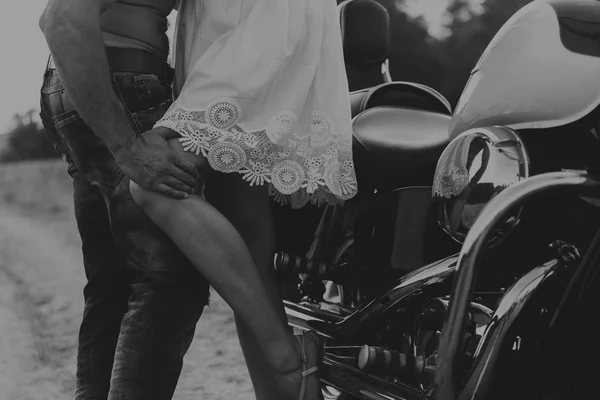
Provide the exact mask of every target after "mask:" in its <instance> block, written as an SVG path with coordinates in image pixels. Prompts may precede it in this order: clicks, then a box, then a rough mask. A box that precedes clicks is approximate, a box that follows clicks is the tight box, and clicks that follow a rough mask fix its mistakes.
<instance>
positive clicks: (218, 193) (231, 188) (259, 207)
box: [206, 174, 287, 400]
mask: <svg viewBox="0 0 600 400" xmlns="http://www.w3.org/2000/svg"><path fill="white" fill-rule="evenodd" d="M206 194H207V198H208V200H209V201H210V202H211V204H213V205H214V206H215V207H216V208H217V209H218V210H219V211H220V212H221V213H222V214H223V215H224V216H225V217H226V218H227V219H228V220H229V221H230V222H231V223H232V224H233V226H235V228H236V229H237V230H238V232H239V233H240V235H241V236H242V238H243V239H244V242H245V243H246V246H248V249H249V250H250V253H251V254H252V259H253V260H254V264H255V265H256V267H257V269H258V272H259V274H260V275H261V277H262V279H263V281H264V282H265V285H266V287H267V288H268V289H269V293H268V294H269V296H270V297H271V298H272V301H273V302H274V303H277V304H279V305H280V306H279V307H278V309H279V312H280V318H281V323H282V324H287V317H286V315H285V311H284V308H283V302H282V301H281V295H280V293H279V286H278V283H277V279H276V276H275V269H274V268H273V254H274V247H275V226H274V221H273V216H272V215H271V200H270V198H269V189H268V186H266V185H265V186H250V185H248V182H245V181H244V180H243V179H242V178H241V176H240V175H239V174H220V175H219V176H218V177H217V178H216V179H213V180H211V181H210V182H209V184H208V187H207V191H206ZM235 323H236V327H237V331H238V337H239V339H240V344H241V347H242V350H243V352H244V358H245V359H246V365H247V366H248V371H249V372H250V377H251V379H252V384H253V386H254V390H255V392H256V398H257V400H263V399H266V398H267V393H269V388H270V387H271V386H272V380H273V378H272V374H271V373H269V371H268V370H267V369H266V368H265V359H264V355H263V354H262V352H261V350H260V346H259V343H258V341H257V339H256V338H255V337H254V336H253V335H252V330H251V329H250V328H249V327H248V325H247V324H246V323H245V322H244V320H243V318H240V317H239V316H238V315H236V317H235Z"/></svg>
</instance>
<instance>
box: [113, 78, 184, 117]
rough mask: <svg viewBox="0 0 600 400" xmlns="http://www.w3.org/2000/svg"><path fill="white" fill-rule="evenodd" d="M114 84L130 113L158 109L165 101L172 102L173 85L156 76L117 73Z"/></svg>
mask: <svg viewBox="0 0 600 400" xmlns="http://www.w3.org/2000/svg"><path fill="white" fill-rule="evenodd" d="M113 84H114V86H115V91H116V92H117V94H118V95H119V97H120V98H121V101H122V102H123V105H124V106H125V108H127V110H129V112H130V113H137V112H140V111H144V110H147V109H149V108H153V107H157V106H159V105H160V104H162V103H163V102H165V101H170V100H172V90H171V85H169V84H167V83H165V82H162V81H161V80H160V79H159V78H158V76H156V75H152V74H140V73H134V72H115V73H114V74H113Z"/></svg>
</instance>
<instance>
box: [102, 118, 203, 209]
mask: <svg viewBox="0 0 600 400" xmlns="http://www.w3.org/2000/svg"><path fill="white" fill-rule="evenodd" d="M177 136H178V134H177V132H175V131H173V130H171V129H168V128H162V127H159V128H155V129H152V130H151V131H148V132H145V133H144V134H142V135H136V136H134V137H132V138H130V139H129V140H128V141H127V142H126V144H125V146H123V147H122V148H121V149H120V150H118V151H115V152H113V154H114V155H115V158H116V160H117V163H118V164H119V167H120V168H121V170H122V171H123V173H124V174H125V175H126V176H127V177H129V179H131V180H132V181H134V182H135V183H137V184H138V185H140V186H141V187H143V188H145V189H148V190H153V191H155V192H159V193H162V194H164V195H167V196H169V197H173V198H176V199H185V198H187V197H188V194H193V193H199V192H200V189H199V184H198V178H199V176H200V174H199V173H198V170H197V169H196V167H195V166H194V165H193V164H192V163H190V162H188V161H186V160H183V159H182V158H181V157H180V156H179V155H178V154H177V153H176V152H175V151H173V150H172V149H171V147H169V144H168V142H167V139H170V138H173V137H177Z"/></svg>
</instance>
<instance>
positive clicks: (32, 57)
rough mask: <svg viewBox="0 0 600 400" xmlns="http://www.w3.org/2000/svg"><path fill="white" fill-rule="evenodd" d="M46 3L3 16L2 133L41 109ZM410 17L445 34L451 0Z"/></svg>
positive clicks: (20, 5)
mask: <svg viewBox="0 0 600 400" xmlns="http://www.w3.org/2000/svg"><path fill="white" fill-rule="evenodd" d="M46 2H47V0H16V1H11V3H10V9H8V10H5V11H4V12H2V13H0V51H1V52H2V55H3V57H2V58H1V60H2V62H0V76H2V80H3V82H2V88H3V92H4V96H3V97H2V100H1V101H0V133H5V132H6V131H8V130H9V129H10V128H11V125H12V116H13V115H14V114H16V113H21V112H25V111H27V110H29V109H31V108H35V109H36V110H37V109H38V107H39V106H38V104H39V90H40V87H41V85H42V74H43V72H44V68H45V65H46V60H47V58H48V47H47V45H46V41H45V40H44V37H43V35H42V32H41V31H40V29H39V27H38V19H39V16H40V14H41V13H42V11H43V9H44V7H45V5H46ZM406 3H407V6H408V8H407V11H408V12H409V14H411V15H423V17H425V19H426V21H427V22H428V23H429V24H430V31H431V33H432V34H433V35H438V36H439V35H441V34H442V33H443V29H442V25H443V15H444V10H445V8H446V5H447V3H448V0H407V1H406Z"/></svg>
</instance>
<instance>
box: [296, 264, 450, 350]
mask: <svg viewBox="0 0 600 400" xmlns="http://www.w3.org/2000/svg"><path fill="white" fill-rule="evenodd" d="M457 259H458V256H457V255H453V256H450V257H447V258H445V259H443V260H440V261H436V262H434V263H432V264H429V265H427V266H425V267H423V268H420V269H417V270H415V271H413V272H410V273H408V274H406V275H404V276H403V277H402V278H400V279H399V281H398V284H397V285H396V286H395V287H394V288H393V289H391V290H389V291H388V292H387V293H385V294H384V295H383V296H380V297H379V298H377V299H374V300H372V301H371V302H369V303H367V304H365V305H364V306H362V307H360V308H359V309H357V310H356V311H354V312H353V313H352V314H350V315H348V316H347V317H345V318H343V319H341V320H340V319H339V317H336V316H335V315H333V314H330V313H326V312H319V311H317V310H314V309H311V308H308V307H304V306H301V305H298V304H296V303H292V302H289V301H286V300H284V306H285V311H286V314H287V315H288V322H289V324H290V325H291V326H293V327H295V328H299V329H302V330H310V329H312V330H315V331H317V332H318V333H319V334H320V335H322V336H325V337H328V338H341V337H349V336H351V335H353V334H355V333H357V332H358V331H359V330H360V329H365V328H368V327H369V324H368V323H367V322H368V321H370V320H376V319H378V318H381V316H382V315H383V314H385V313H386V312H387V311H388V310H390V309H393V308H395V307H396V306H397V305H398V303H400V302H402V301H405V300H407V299H408V298H410V297H412V296H418V295H423V294H427V295H430V296H431V297H436V296H438V295H441V293H433V292H432V293H426V292H427V291H428V289H429V288H431V287H432V286H434V285H437V284H440V283H444V282H447V281H448V280H449V279H450V278H451V277H452V276H453V274H454V269H455V266H456V262H457Z"/></svg>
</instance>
